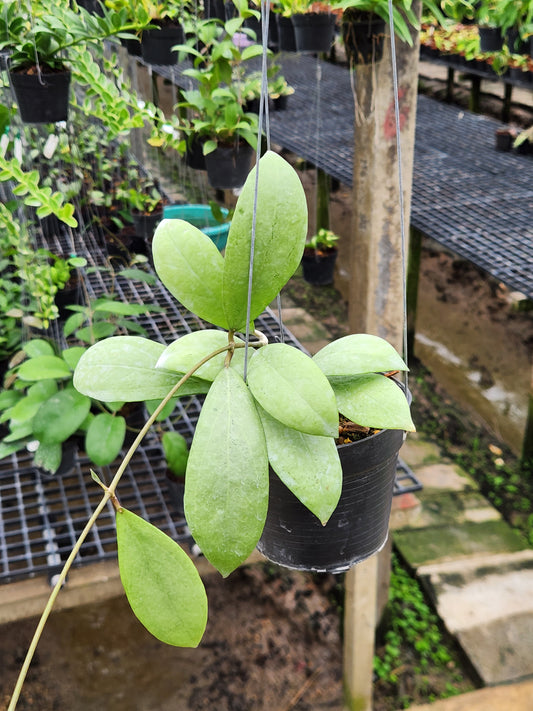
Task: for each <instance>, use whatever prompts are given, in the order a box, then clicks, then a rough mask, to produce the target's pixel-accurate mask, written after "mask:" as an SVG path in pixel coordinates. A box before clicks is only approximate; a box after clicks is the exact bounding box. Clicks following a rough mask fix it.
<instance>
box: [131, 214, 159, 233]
mask: <svg viewBox="0 0 533 711" xmlns="http://www.w3.org/2000/svg"><path fill="white" fill-rule="evenodd" d="M132 218H133V226H134V227H135V231H136V233H137V234H138V235H139V237H144V239H152V237H153V236H154V232H155V228H156V227H157V225H158V224H159V223H160V222H161V220H162V219H163V210H162V209H161V210H156V211H155V212H152V213H150V214H149V215H145V214H144V213H142V212H134V213H132Z"/></svg>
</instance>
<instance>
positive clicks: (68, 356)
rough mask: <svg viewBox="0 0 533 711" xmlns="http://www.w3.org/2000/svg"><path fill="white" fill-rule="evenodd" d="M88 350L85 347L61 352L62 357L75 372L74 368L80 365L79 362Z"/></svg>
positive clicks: (76, 347) (75, 347)
mask: <svg viewBox="0 0 533 711" xmlns="http://www.w3.org/2000/svg"><path fill="white" fill-rule="evenodd" d="M86 350H87V348H85V346H73V347H72V348H66V349H65V350H64V351H62V352H61V355H62V357H63V360H64V361H65V362H66V363H67V365H68V366H69V368H71V370H72V371H74V368H75V367H76V366H77V365H78V361H79V360H80V358H81V357H82V355H83V354H84V353H85V351H86Z"/></svg>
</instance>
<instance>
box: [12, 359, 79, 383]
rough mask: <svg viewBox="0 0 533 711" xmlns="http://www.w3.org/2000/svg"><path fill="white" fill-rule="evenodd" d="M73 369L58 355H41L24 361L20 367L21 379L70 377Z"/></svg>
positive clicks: (19, 375)
mask: <svg viewBox="0 0 533 711" xmlns="http://www.w3.org/2000/svg"><path fill="white" fill-rule="evenodd" d="M71 376H72V371H71V369H70V368H69V366H68V364H67V363H66V362H65V361H64V360H63V359H62V358H59V357H58V356H54V355H40V356H36V357H35V358H30V359H29V360H26V361H24V363H22V364H21V366H20V368H19V369H18V377H19V378H20V379H21V380H30V381H34V380H50V379H60V380H61V379H63V378H70V377H71Z"/></svg>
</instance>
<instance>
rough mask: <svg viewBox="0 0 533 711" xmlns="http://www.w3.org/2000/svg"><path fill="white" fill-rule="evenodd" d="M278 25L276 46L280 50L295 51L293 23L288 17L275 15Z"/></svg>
mask: <svg viewBox="0 0 533 711" xmlns="http://www.w3.org/2000/svg"><path fill="white" fill-rule="evenodd" d="M276 24H277V27H278V47H279V51H280V52H296V38H295V36H294V25H293V24H292V20H291V18H290V17H283V15H276Z"/></svg>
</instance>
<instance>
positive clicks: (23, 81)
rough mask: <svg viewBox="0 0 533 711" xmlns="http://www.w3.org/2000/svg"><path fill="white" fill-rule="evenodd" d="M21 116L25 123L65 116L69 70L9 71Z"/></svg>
mask: <svg viewBox="0 0 533 711" xmlns="http://www.w3.org/2000/svg"><path fill="white" fill-rule="evenodd" d="M10 79H11V84H12V86H13V90H14V92H15V96H16V97H17V103H18V107H19V110H20V117H21V119H22V120H23V121H24V122H25V123H55V122H56V121H66V120H67V118H68V101H69V87H70V71H64V72H50V73H46V74H45V73H42V74H41V75H40V76H39V74H37V73H36V74H25V73H20V72H10Z"/></svg>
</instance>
